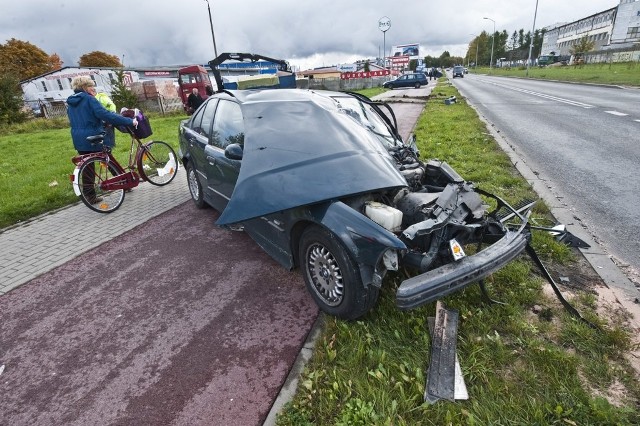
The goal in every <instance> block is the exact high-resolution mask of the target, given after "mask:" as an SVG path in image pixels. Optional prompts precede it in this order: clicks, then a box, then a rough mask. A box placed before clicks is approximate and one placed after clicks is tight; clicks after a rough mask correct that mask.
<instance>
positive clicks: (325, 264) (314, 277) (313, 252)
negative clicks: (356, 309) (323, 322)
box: [307, 244, 344, 306]
mask: <svg viewBox="0 0 640 426" xmlns="http://www.w3.org/2000/svg"><path fill="white" fill-rule="evenodd" d="M307 253H308V254H307V265H308V266H309V278H310V280H311V282H312V283H313V289H314V290H315V292H316V294H317V295H318V296H320V297H321V298H322V299H323V300H324V302H325V303H326V304H327V305H329V306H337V305H339V304H340V302H342V297H343V290H344V283H343V281H342V272H341V271H340V267H339V266H338V262H337V261H336V259H335V257H333V255H332V254H331V252H330V251H329V250H328V249H327V248H326V247H324V246H323V245H321V244H314V245H312V246H311V247H309V250H308V251H307Z"/></svg>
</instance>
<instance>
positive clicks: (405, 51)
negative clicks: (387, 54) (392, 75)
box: [391, 44, 420, 59]
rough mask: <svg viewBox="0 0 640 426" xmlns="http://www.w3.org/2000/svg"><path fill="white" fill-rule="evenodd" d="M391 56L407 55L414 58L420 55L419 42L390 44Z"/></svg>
mask: <svg viewBox="0 0 640 426" xmlns="http://www.w3.org/2000/svg"><path fill="white" fill-rule="evenodd" d="M391 49H392V50H391V56H409V57H410V58H412V59H414V58H415V57H418V56H420V45H419V44H401V45H399V46H392V48H391Z"/></svg>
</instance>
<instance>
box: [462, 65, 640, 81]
mask: <svg viewBox="0 0 640 426" xmlns="http://www.w3.org/2000/svg"><path fill="white" fill-rule="evenodd" d="M469 72H477V73H479V74H490V75H497V76H510V77H526V72H527V71H526V69H525V68H523V67H521V68H511V69H507V68H493V69H491V70H489V68H478V70H477V71H475V70H473V68H470V69H469ZM529 77H530V78H539V79H543V80H560V81H572V82H581V83H597V84H613V85H621V86H640V63H638V62H616V63H611V64H608V63H602V64H585V65H567V66H548V67H542V68H540V67H529Z"/></svg>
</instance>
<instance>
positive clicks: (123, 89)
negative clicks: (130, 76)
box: [111, 70, 140, 111]
mask: <svg viewBox="0 0 640 426" xmlns="http://www.w3.org/2000/svg"><path fill="white" fill-rule="evenodd" d="M111 100H112V101H113V103H114V104H116V111H119V110H120V109H121V108H138V107H139V106H140V104H139V103H138V98H137V96H136V95H135V94H134V93H133V92H132V91H131V90H130V89H129V88H128V87H127V85H126V84H125V81H124V71H123V70H116V81H115V82H114V83H113V89H112V90H111Z"/></svg>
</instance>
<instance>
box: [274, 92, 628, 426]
mask: <svg viewBox="0 0 640 426" xmlns="http://www.w3.org/2000/svg"><path fill="white" fill-rule="evenodd" d="M440 81H441V83H440V84H439V85H438V86H437V87H436V88H435V89H434V91H433V93H432V96H431V98H430V100H429V101H428V104H427V109H426V111H425V114H424V115H423V116H422V117H421V118H420V119H419V122H418V125H417V128H416V136H417V138H418V144H419V148H420V150H421V153H422V156H423V157H426V158H440V159H442V160H446V161H447V162H449V163H450V164H451V165H452V166H453V167H454V168H455V169H456V170H457V171H458V172H459V173H460V174H461V175H462V176H465V177H466V178H468V179H471V180H474V181H476V183H477V185H478V186H480V187H482V188H485V189H487V190H488V191H493V192H496V193H498V194H499V195H503V196H504V197H505V198H507V199H508V200H516V199H518V198H520V197H523V196H530V195H531V194H532V190H531V189H530V188H529V186H528V185H527V183H526V182H525V181H524V179H523V178H521V177H520V176H519V175H518V174H517V172H516V171H515V170H514V168H513V167H512V165H511V164H510V162H509V160H508V158H507V156H506V154H505V153H504V152H502V151H501V150H500V149H499V147H498V146H497V144H496V143H495V142H494V141H493V139H492V138H491V137H490V136H489V134H488V133H487V130H486V128H485V125H484V124H483V123H482V122H481V121H480V120H479V119H478V117H477V115H476V114H475V112H474V111H473V110H472V109H471V108H470V107H469V106H468V105H467V104H466V102H465V101H464V99H463V98H461V96H460V94H459V93H458V92H457V91H456V90H455V88H453V87H452V86H450V85H443V84H442V82H443V80H440ZM445 81H446V80H445ZM451 95H455V96H457V98H458V103H456V104H453V105H445V104H444V102H443V100H444V99H445V98H447V97H449V96H451ZM547 214H548V210H547V209H546V207H545V206H544V205H541V206H540V207H539V208H538V209H537V210H536V212H535V215H536V216H540V218H541V220H542V219H544V218H546V216H547ZM533 244H534V246H535V247H536V248H537V249H538V251H540V252H542V253H541V255H542V256H543V257H544V258H546V259H548V260H549V261H554V262H565V263H568V264H570V263H571V262H572V259H573V257H572V255H571V252H570V250H569V249H568V248H566V247H564V246H563V245H562V244H559V243H557V242H556V241H555V240H553V239H552V238H550V237H549V236H548V235H547V234H545V233H539V232H537V233H535V234H534V241H533ZM534 268H535V267H534V266H533V265H532V263H531V262H529V261H528V260H527V259H526V258H524V257H523V258H520V259H518V260H516V261H514V262H512V263H511V264H509V265H508V266H507V267H506V268H503V269H502V270H500V271H499V272H497V273H495V274H493V276H492V277H491V279H490V280H489V283H488V284H489V288H490V292H491V293H492V294H493V295H494V296H495V298H497V299H498V300H501V301H504V302H506V303H507V304H506V305H486V304H484V303H482V302H481V298H480V292H479V289H478V288H477V286H472V287H469V288H467V289H465V290H464V291H462V292H459V293H456V294H454V295H451V296H449V297H446V298H445V299H444V300H443V302H444V303H445V304H446V305H447V307H448V308H451V309H456V310H458V311H459V314H460V323H459V328H458V340H457V351H458V356H459V358H460V362H461V367H462V370H463V375H464V377H465V381H466V384H467V387H468V391H469V395H470V398H469V400H467V401H457V402H455V403H451V402H447V401H439V402H437V403H436V404H434V405H428V404H425V403H424V402H423V393H424V388H425V380H426V374H427V373H426V371H427V369H428V365H429V354H430V352H429V347H430V337H429V333H428V331H427V317H428V316H433V315H435V307H434V304H430V305H427V306H424V307H421V308H418V309H415V310H412V311H408V312H401V311H398V309H397V308H396V307H395V297H394V295H395V290H396V289H397V286H398V285H399V283H400V282H401V280H402V277H401V276H399V275H395V276H394V275H391V276H388V277H387V278H386V279H385V283H384V285H383V289H382V291H381V296H380V300H379V303H378V305H377V306H376V308H375V309H374V310H373V311H372V312H370V313H369V314H367V316H365V317H364V318H363V319H362V320H359V321H355V322H346V321H341V320H337V319H335V318H332V317H324V322H325V324H324V329H323V331H322V335H321V337H320V338H319V340H318V341H317V343H316V348H315V351H314V354H313V356H312V358H311V360H310V362H309V363H308V364H307V366H306V368H305V370H304V373H303V375H302V377H301V380H300V384H299V387H298V389H297V392H296V395H295V397H294V398H293V400H292V401H291V402H290V403H288V404H287V405H286V406H285V408H284V409H283V411H282V412H281V413H280V415H279V416H278V420H277V424H279V425H296V426H297V425H576V424H580V425H614V424H619V425H633V424H639V423H640V414H639V410H638V409H639V408H640V385H639V383H638V379H637V377H636V376H635V375H634V373H633V372H632V370H631V367H630V366H629V364H628V363H627V362H626V361H625V359H624V353H625V351H627V350H628V349H629V345H630V337H629V335H628V333H627V332H626V331H625V330H624V328H623V326H622V325H620V324H621V323H619V322H617V321H614V323H613V324H604V323H603V321H602V320H600V319H598V317H596V316H595V314H594V309H595V301H594V298H593V296H591V295H589V294H586V295H579V296H577V297H575V298H573V299H572V300H571V302H572V303H573V304H574V305H575V306H576V307H577V308H578V309H579V310H580V311H581V312H582V313H583V315H585V316H586V317H588V318H589V319H590V320H592V321H594V322H597V323H598V324H600V325H601V326H602V327H603V329H604V330H602V331H597V330H593V329H591V328H589V327H588V326H586V325H585V324H584V323H581V322H579V321H577V320H576V319H575V318H573V317H571V316H569V315H568V314H567V313H566V311H565V310H564V309H563V308H562V307H561V306H560V305H559V303H557V301H556V300H555V299H549V298H547V297H546V296H545V295H544V294H543V293H542V285H543V282H542V280H541V278H540V277H539V276H538V275H537V274H535V273H534ZM534 305H538V306H540V307H541V308H542V309H541V311H540V313H538V314H534V313H533V312H532V307H533V306H534ZM615 388H622V389H624V392H622V393H621V394H620V395H621V396H614V395H616V392H615V391H612V389H615Z"/></svg>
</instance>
